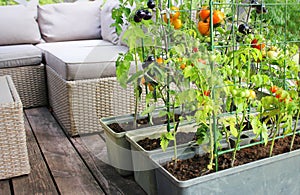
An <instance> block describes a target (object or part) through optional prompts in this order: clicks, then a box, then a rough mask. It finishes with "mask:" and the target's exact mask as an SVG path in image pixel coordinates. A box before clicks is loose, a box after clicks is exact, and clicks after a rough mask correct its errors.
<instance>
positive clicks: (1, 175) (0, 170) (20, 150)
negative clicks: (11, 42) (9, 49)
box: [0, 76, 30, 179]
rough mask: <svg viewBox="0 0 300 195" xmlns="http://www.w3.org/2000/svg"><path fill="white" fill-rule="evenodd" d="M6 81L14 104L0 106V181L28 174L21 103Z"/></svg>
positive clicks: (12, 86) (10, 83) (9, 78)
mask: <svg viewBox="0 0 300 195" xmlns="http://www.w3.org/2000/svg"><path fill="white" fill-rule="evenodd" d="M6 80H7V83H8V85H9V87H10V90H11V94H12V97H13V99H14V102H11V103H5V104H1V105H0V115H1V116H0V179H7V178H11V177H15V176H20V175H24V174H28V173H29V172H30V165H29V160H28V153H27V146H26V133H25V128H24V118H23V108H22V102H21V100H20V97H19V95H18V93H17V91H16V89H15V87H14V84H13V82H12V79H11V77H10V76H6Z"/></svg>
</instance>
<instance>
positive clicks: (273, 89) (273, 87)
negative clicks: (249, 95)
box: [270, 85, 278, 93]
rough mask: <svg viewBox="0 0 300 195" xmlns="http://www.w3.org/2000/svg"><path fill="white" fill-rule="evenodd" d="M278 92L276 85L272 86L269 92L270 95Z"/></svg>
mask: <svg viewBox="0 0 300 195" xmlns="http://www.w3.org/2000/svg"><path fill="white" fill-rule="evenodd" d="M277 90H278V87H277V86H276V85H273V86H272V87H271V88H270V91H271V92H272V93H276V91H277Z"/></svg>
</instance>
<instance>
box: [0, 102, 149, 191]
mask: <svg viewBox="0 0 300 195" xmlns="http://www.w3.org/2000/svg"><path fill="white" fill-rule="evenodd" d="M24 118H25V128H26V135H27V147H28V154H29V160H30V166H31V173H30V174H29V175H25V176H20V177H16V178H12V179H8V180H1V181H0V195H6V194H16V195H18V194H24V195H27V194H72V195H73V194H129V195H135V194H138V195H143V194H145V192H144V191H143V190H142V189H141V188H140V187H139V186H138V185H137V184H136V183H135V182H134V179H133V176H129V177H122V176H120V175H119V174H118V173H117V172H116V171H115V170H114V168H113V167H111V166H110V165H108V164H107V163H105V162H106V161H107V156H106V147H105V141H104V135H103V134H93V135H86V136H81V137H75V138H69V137H67V136H66V134H65V133H64V131H63V130H62V129H61V127H60V126H59V125H58V123H57V121H56V120H55V119H54V117H53V116H52V115H51V113H50V112H49V110H48V109H47V108H46V107H41V108H32V109H26V110H25V111H24Z"/></svg>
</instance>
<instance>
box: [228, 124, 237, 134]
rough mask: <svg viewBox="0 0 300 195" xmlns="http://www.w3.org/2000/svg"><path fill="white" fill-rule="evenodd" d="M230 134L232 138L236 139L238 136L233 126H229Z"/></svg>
mask: <svg viewBox="0 0 300 195" xmlns="http://www.w3.org/2000/svg"><path fill="white" fill-rule="evenodd" d="M229 127H230V133H231V134H232V135H233V136H234V137H237V136H238V131H237V129H236V128H235V124H230V126H229Z"/></svg>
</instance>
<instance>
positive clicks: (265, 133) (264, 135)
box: [261, 123, 269, 145]
mask: <svg viewBox="0 0 300 195" xmlns="http://www.w3.org/2000/svg"><path fill="white" fill-rule="evenodd" d="M261 136H262V138H263V140H264V143H265V145H267V144H268V138H269V137H268V128H267V125H266V124H265V123H263V125H262V129H261Z"/></svg>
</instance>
